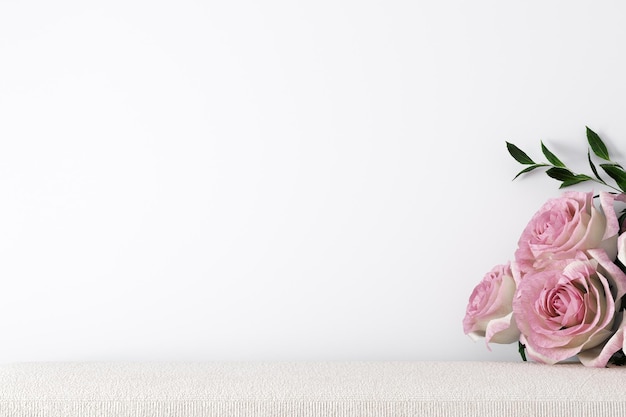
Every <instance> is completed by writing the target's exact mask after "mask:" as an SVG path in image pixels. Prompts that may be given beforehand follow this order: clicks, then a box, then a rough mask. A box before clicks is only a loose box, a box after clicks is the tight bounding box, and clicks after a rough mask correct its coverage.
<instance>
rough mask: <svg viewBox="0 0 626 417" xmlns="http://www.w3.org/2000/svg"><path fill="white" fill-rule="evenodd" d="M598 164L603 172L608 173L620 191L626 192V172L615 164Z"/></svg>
mask: <svg viewBox="0 0 626 417" xmlns="http://www.w3.org/2000/svg"><path fill="white" fill-rule="evenodd" d="M600 166H601V167H602V169H603V170H604V172H606V173H607V174H609V176H610V177H611V178H613V179H614V180H615V182H616V183H617V186H618V187H619V188H620V189H621V190H622V191H624V192H626V172H624V170H623V169H622V168H620V167H619V166H618V165H615V164H600Z"/></svg>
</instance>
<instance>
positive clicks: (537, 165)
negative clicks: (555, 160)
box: [513, 164, 550, 179]
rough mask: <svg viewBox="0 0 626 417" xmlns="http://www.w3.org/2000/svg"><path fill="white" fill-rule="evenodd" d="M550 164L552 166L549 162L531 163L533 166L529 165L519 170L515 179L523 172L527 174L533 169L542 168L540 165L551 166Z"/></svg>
mask: <svg viewBox="0 0 626 417" xmlns="http://www.w3.org/2000/svg"><path fill="white" fill-rule="evenodd" d="M549 166H550V165H547V164H535V165H531V166H529V167H526V168H524V169H523V170H521V171H520V172H518V173H517V175H516V176H515V177H513V179H515V178H517V177H519V176H520V175H522V174H525V173H527V172H530V171H532V170H533V169H536V168H540V167H549Z"/></svg>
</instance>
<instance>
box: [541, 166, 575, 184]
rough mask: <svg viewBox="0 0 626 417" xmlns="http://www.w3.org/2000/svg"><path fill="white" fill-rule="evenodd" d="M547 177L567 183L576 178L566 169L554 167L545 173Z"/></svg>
mask: <svg viewBox="0 0 626 417" xmlns="http://www.w3.org/2000/svg"><path fill="white" fill-rule="evenodd" d="M546 174H548V176H549V177H551V178H554V179H555V180H559V181H568V180H573V179H575V178H576V175H574V173H573V172H572V171H570V170H569V169H567V168H559V167H554V168H550V169H549V170H547V171H546Z"/></svg>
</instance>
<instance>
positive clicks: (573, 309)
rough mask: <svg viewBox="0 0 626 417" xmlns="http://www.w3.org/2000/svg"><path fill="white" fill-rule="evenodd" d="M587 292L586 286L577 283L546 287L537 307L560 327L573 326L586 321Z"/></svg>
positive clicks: (542, 314)
mask: <svg viewBox="0 0 626 417" xmlns="http://www.w3.org/2000/svg"><path fill="white" fill-rule="evenodd" d="M585 294H586V291H585V290H584V288H578V287H577V286H575V285H565V286H557V287H555V288H550V289H546V288H544V289H543V290H542V292H541V296H540V297H539V299H538V300H537V303H536V305H535V308H536V309H537V311H538V313H539V314H540V315H541V316H542V317H545V318H546V319H547V320H548V321H549V322H551V323H552V324H554V325H556V326H557V327H558V328H560V329H564V328H568V327H572V326H575V325H577V324H580V323H582V322H583V321H584V318H585V304H586V303H585Z"/></svg>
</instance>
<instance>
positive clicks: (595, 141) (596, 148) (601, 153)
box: [585, 126, 611, 161]
mask: <svg viewBox="0 0 626 417" xmlns="http://www.w3.org/2000/svg"><path fill="white" fill-rule="evenodd" d="M585 127H586V126H585ZM587 141H588V142H589V146H591V150H592V151H593V153H595V154H596V156H597V157H598V158H602V159H604V160H605V161H610V160H611V159H610V158H609V151H608V149H607V148H606V145H605V144H604V142H602V139H600V136H598V135H597V133H596V132H594V131H593V130H591V129H589V128H588V127H587Z"/></svg>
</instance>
